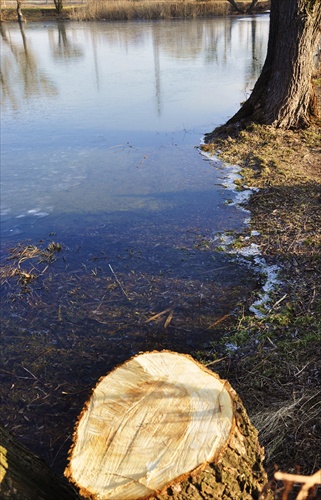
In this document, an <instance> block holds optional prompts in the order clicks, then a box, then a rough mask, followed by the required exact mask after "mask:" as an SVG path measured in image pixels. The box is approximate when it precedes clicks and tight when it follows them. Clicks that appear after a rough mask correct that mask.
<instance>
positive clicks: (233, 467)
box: [65, 351, 272, 500]
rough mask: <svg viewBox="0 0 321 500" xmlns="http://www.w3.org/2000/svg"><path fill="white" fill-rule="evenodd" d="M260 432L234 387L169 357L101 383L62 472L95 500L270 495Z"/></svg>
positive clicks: (142, 360) (132, 366) (130, 366)
mask: <svg viewBox="0 0 321 500" xmlns="http://www.w3.org/2000/svg"><path fill="white" fill-rule="evenodd" d="M263 458H264V457H263V450H262V448H261V447H260V445H259V443H258V435H257V431H256V429H255V428H254V427H253V426H252V425H251V423H250V421H249V419H248V417H247V414H246V411H245V409H244V407H243V405H242V403H241V401H240V400H239V398H238V397H237V395H236V393H235V392H234V391H233V389H232V388H231V387H230V385H229V384H228V382H226V381H224V380H221V379H219V377H218V376H217V375H216V374H214V373H213V372H211V371H210V370H208V369H206V368H205V367H204V366H203V365H200V364H199V363H197V362H196V361H194V360H193V359H192V358H191V357H189V356H186V355H183V354H177V353H173V352H169V351H162V352H151V353H144V354H141V355H139V356H136V357H134V358H132V359H131V360H129V361H127V362H126V363H124V364H123V365H121V366H120V367H118V368H116V369H115V370H114V371H113V372H111V373H110V374H109V375H107V376H106V377H103V378H102V379H101V380H100V381H99V382H98V385H97V386H96V388H95V389H94V391H93V393H92V395H91V397H90V399H89V401H88V402H87V404H86V405H85V407H84V409H83V411H82V413H81V415H80V417H79V421H78V423H77V425H76V430H75V433H74V438H73V446H72V447H71V450H70V454H69V463H68V467H67V469H66V471H65V475H66V476H67V477H68V478H69V479H70V480H71V481H72V482H73V483H74V484H75V485H76V487H77V488H78V489H79V491H80V494H81V495H83V496H84V497H85V498H91V499H98V498H99V499H100V500H104V499H113V500H138V499H142V498H154V499H158V500H165V499H170V498H171V499H177V500H179V499H181V500H183V499H188V498H190V499H193V500H197V499H199V500H201V499H204V498H214V499H215V498H216V499H220V500H225V499H226V500H227V499H234V500H235V499H242V500H250V499H259V498H272V496H271V494H270V493H269V491H268V490H266V492H263V490H264V489H265V488H266V484H267V477H266V473H265V471H264V469H263V465H262V462H263Z"/></svg>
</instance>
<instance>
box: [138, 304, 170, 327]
mask: <svg viewBox="0 0 321 500" xmlns="http://www.w3.org/2000/svg"><path fill="white" fill-rule="evenodd" d="M170 311H172V308H171V307H168V308H167V309H164V311H162V312H160V313H157V314H154V316H151V317H150V318H149V319H147V320H146V321H145V323H149V322H150V321H153V320H154V319H157V318H159V317H160V316H163V315H164V314H166V313H169V312H170Z"/></svg>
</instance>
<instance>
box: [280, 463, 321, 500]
mask: <svg viewBox="0 0 321 500" xmlns="http://www.w3.org/2000/svg"><path fill="white" fill-rule="evenodd" d="M274 477H275V479H276V480H277V481H283V482H289V483H292V484H293V483H302V487H301V489H300V491H299V494H298V496H297V497H296V500H305V499H306V498H308V495H309V490H310V489H311V488H313V486H316V485H318V484H321V469H320V470H318V471H317V472H315V473H314V474H312V476H302V475H301V474H287V473H286V472H281V471H277V472H275V474H274Z"/></svg>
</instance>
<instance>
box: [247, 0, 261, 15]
mask: <svg viewBox="0 0 321 500" xmlns="http://www.w3.org/2000/svg"><path fill="white" fill-rule="evenodd" d="M258 2H259V0H252V3H251V5H250V6H249V8H248V9H247V11H246V12H247V14H252V12H253V10H254V9H255V7H256V5H257V4H258Z"/></svg>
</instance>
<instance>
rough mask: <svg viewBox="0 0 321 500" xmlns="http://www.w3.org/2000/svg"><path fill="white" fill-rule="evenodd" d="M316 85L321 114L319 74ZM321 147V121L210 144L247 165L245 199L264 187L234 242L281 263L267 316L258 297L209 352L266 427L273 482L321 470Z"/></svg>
mask: <svg viewBox="0 0 321 500" xmlns="http://www.w3.org/2000/svg"><path fill="white" fill-rule="evenodd" d="M314 84H315V88H316V92H317V94H318V98H319V110H320V111H319V112H320V117H321V79H320V77H319V78H315V81H314ZM320 144H321V120H320V119H319V120H318V121H317V122H316V123H314V125H313V126H311V127H310V128H309V129H307V130H301V131H300V130H299V131H295V132H293V131H282V130H276V129H273V128H272V127H267V126H257V125H253V126H252V127H249V128H248V129H246V130H245V131H243V132H241V134H240V135H239V136H238V137H236V138H233V137H228V138H227V139H217V138H215V139H213V142H211V143H209V144H207V145H205V146H204V149H205V150H206V151H207V152H208V153H209V154H214V155H216V156H217V157H218V158H219V159H220V160H223V161H224V162H227V164H228V165H231V164H233V165H238V166H239V167H240V168H241V176H242V178H241V179H240V180H237V181H236V185H237V186H238V188H239V189H240V192H241V193H242V190H244V189H248V187H250V188H253V187H254V188H256V189H255V190H254V192H253V193H252V194H251V195H250V198H249V200H248V201H245V204H244V207H245V208H246V209H248V210H250V213H251V216H250V225H249V229H248V231H245V232H243V233H239V234H235V235H234V241H233V243H232V246H233V245H234V246H235V247H236V248H237V249H242V248H246V246H248V245H249V244H252V245H256V246H257V247H258V248H259V249H260V252H261V254H262V255H263V257H264V259H265V260H266V262H267V263H268V264H270V265H278V266H279V267H280V273H279V277H280V282H279V283H278V284H277V285H276V286H275V287H274V289H272V290H270V295H269V296H270V305H269V310H268V311H267V312H266V311H265V312H264V314H263V315H262V316H261V317H260V316H256V315H255V314H251V307H249V306H250V303H251V301H249V303H248V304H240V307H239V315H238V317H237V318H236V321H235V323H234V324H233V325H232V326H231V325H229V326H227V327H226V328H225V331H224V333H223V338H222V342H221V343H217V344H216V345H215V355H214V356H213V355H211V356H209V355H208V354H207V353H205V352H204V353H203V361H204V362H206V363H212V362H213V357H214V361H215V359H218V360H219V359H220V358H222V357H224V356H226V359H225V360H224V361H223V362H218V364H217V365H216V367H217V372H218V373H219V375H220V376H222V377H223V378H227V379H228V380H229V382H230V383H231V384H232V386H233V387H234V389H235V390H236V391H237V392H238V394H239V395H240V397H241V399H242V401H243V403H244V405H245V407H246V409H247V411H248V413H249V416H250V419H251V421H252V423H253V424H254V425H255V426H256V427H257V429H258V430H259V437H260V442H261V444H262V445H263V446H264V447H265V451H266V469H267V471H268V473H269V476H270V478H271V480H272V478H273V475H274V470H275V466H277V467H279V468H280V469H281V470H283V471H287V472H290V473H293V472H295V471H296V470H297V469H298V468H299V469H300V471H301V472H302V473H304V474H308V475H310V474H312V473H314V472H315V471H317V470H318V469H320V467H321V451H320V450H321V439H320V430H321V429H320V421H321V372H320V369H319V368H320V367H319V365H320V359H321V299H320V297H321V211H320V203H321V148H320ZM227 344H229V345H233V346H236V349H233V350H228V349H226V347H225V346H226V345H227ZM213 350H214V349H213ZM294 436H295V438H294ZM276 498H280V497H276Z"/></svg>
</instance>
